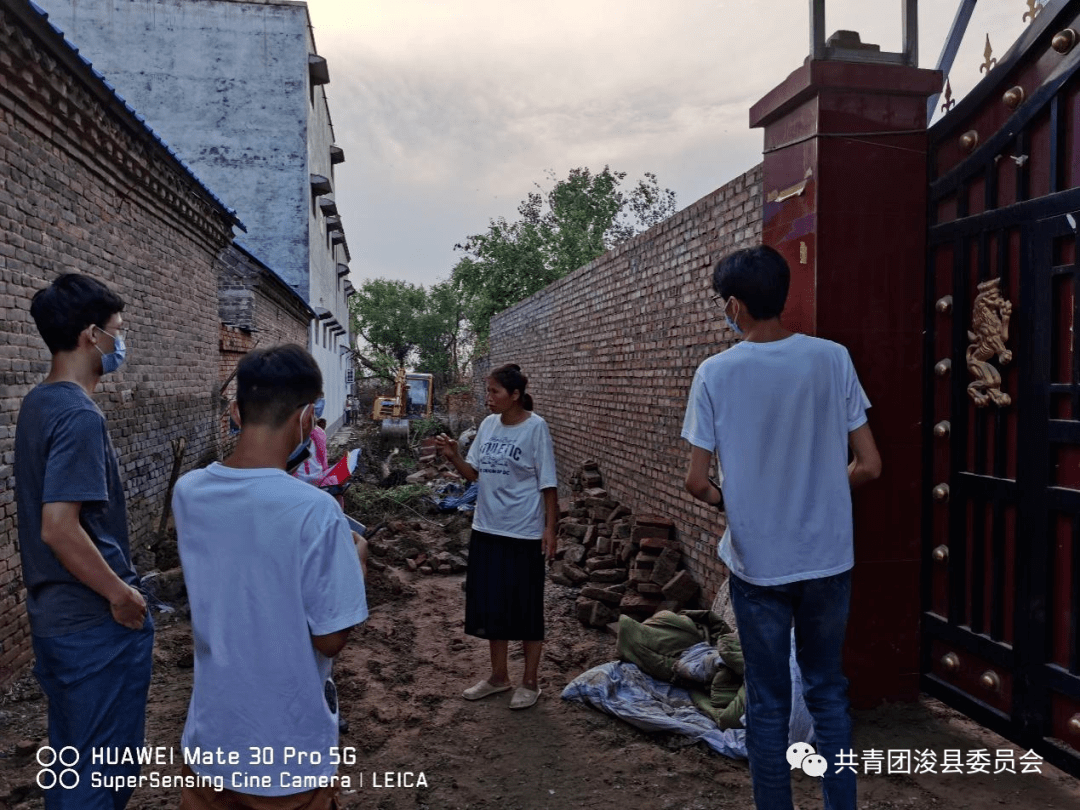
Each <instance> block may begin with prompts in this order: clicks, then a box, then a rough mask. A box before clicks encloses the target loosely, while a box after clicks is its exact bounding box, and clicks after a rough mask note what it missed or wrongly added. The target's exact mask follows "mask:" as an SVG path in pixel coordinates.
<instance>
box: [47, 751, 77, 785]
mask: <svg viewBox="0 0 1080 810" xmlns="http://www.w3.org/2000/svg"><path fill="white" fill-rule="evenodd" d="M37 762H38V765H40V766H41V770H40V771H38V775H37V784H38V787H39V788H41V789H42V790H52V789H53V788H54V787H56V786H58V785H59V786H60V787H62V788H63V789H64V790H73V789H75V788H77V787H78V786H79V772H78V771H76V770H75V766H76V765H77V764H78V762H79V752H78V751H77V750H76V749H75V746H73V745H65V746H64V747H63V748H61V749H60V750H59V751H57V750H56V749H55V748H53V747H52V746H51V745H43V746H41V748H39V749H38V752H37Z"/></svg>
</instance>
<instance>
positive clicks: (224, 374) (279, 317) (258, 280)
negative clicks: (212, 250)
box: [218, 242, 311, 457]
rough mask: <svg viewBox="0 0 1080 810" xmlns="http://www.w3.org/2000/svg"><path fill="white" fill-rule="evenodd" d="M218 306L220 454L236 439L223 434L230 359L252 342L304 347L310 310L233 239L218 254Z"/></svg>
mask: <svg viewBox="0 0 1080 810" xmlns="http://www.w3.org/2000/svg"><path fill="white" fill-rule="evenodd" d="M218 306H219V310H218V311H219V315H220V318H221V333H220V338H219V368H218V380H219V382H220V385H219V387H218V390H219V392H220V393H221V396H220V400H219V407H220V410H219V436H220V441H219V449H220V454H221V457H224V456H226V455H228V454H229V453H230V452H231V451H232V448H233V447H234V446H235V444H236V439H235V437H233V436H230V435H229V415H228V403H229V401H231V400H232V399H234V398H235V397H236V379H235V377H234V376H233V373H234V372H235V370H236V364H237V363H239V362H240V358H242V357H243V356H244V355H245V354H247V353H248V352H249V351H251V349H253V348H255V347H256V345H257V346H258V348H261V349H265V348H268V347H270V346H277V345H279V344H281V343H297V344H299V345H301V346H306V345H307V341H308V329H309V324H310V321H311V313H310V310H308V308H307V304H305V303H304V301H303V300H302V299H301V298H300V297H299V296H298V295H297V294H296V293H295V292H293V291H292V290H290V289H289V288H288V287H287V286H286V285H285V282H284V281H282V280H281V279H280V278H279V277H278V276H277V275H276V274H275V273H273V272H272V271H271V270H270V269H269V268H267V267H266V266H265V265H264V264H262V263H261V262H260V261H259V260H258V259H256V258H255V257H254V256H252V255H251V254H250V253H248V252H247V251H246V250H244V249H243V248H242V247H240V246H239V245H237V244H236V243H235V242H234V243H232V244H230V245H229V246H228V247H227V248H226V249H225V250H224V251H222V254H221V256H220V270H219V272H218ZM226 382H227V383H228V384H227V385H226ZM221 386H224V390H222V387H221Z"/></svg>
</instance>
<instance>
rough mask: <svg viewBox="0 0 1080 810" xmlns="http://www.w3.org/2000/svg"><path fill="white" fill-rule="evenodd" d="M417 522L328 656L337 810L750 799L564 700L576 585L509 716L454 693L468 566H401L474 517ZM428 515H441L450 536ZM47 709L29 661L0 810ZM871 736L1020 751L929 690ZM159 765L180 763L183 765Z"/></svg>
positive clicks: (185, 656)
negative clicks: (335, 729)
mask: <svg viewBox="0 0 1080 810" xmlns="http://www.w3.org/2000/svg"><path fill="white" fill-rule="evenodd" d="M352 438H353V439H354V440H357V439H359V437H357V436H353V437H352ZM340 449H341V448H337V451H338V452H332V453H331V456H332V457H337V455H339V453H340ZM373 474H377V473H373ZM372 491H374V490H372ZM359 516H360V517H361V518H364V516H362V515H359ZM410 518H411V522H409V521H406V522H405V525H403V524H400V523H399V525H398V529H399V531H397V532H395V533H384V535H378V534H377V535H376V537H375V541H373V550H374V551H376V552H377V555H376V556H373V566H372V570H371V571H370V572H369V574H370V576H369V582H368V601H369V606H370V609H371V618H370V620H369V621H368V622H367V623H366V624H365V625H364V626H363V627H361V628H359V629H358V630H357V631H355V632H354V633H353V636H352V638H351V640H350V642H349V645H348V646H347V647H346V649H345V650H344V651H343V652H342V654H341V655H340V656H339V658H338V660H337V661H336V663H335V666H334V672H335V680H336V681H337V684H338V690H339V697H340V702H341V706H342V711H343V713H344V716H345V717H346V719H347V720H348V722H349V729H348V731H347V733H345V734H344V735H343V736H342V738H341V746H342V747H343V750H345V751H347V752H350V753H351V752H353V751H354V752H355V762H353V763H350V764H346V765H343V766H342V768H341V770H340V773H342V774H347V775H348V776H349V777H350V779H351V781H352V786H351V787H349V788H347V789H345V790H343V792H342V796H341V799H342V806H343V807H345V808H378V810H396V809H398V808H401V809H402V810H404V809H405V808H409V809H410V810H413V809H415V808H436V809H440V808H446V809H447V810H465V809H466V808H500V809H502V808H506V810H513V809H518V808H520V810H540V809H541V808H589V809H590V810H606V809H607V808H610V809H611V810H627V808H650V809H652V808H657V810H669V809H670V810H695V809H697V808H701V809H702V810H704V809H705V808H733V809H736V808H738V809H739V810H741V809H742V808H752V807H753V803H752V800H751V797H750V780H749V770H748V768H747V765H746V762H745V761H734V760H730V759H727V758H725V757H722V756H720V755H718V754H715V753H713V752H712V751H711V750H710V749H708V748H707V747H706V746H705V745H704V744H700V743H698V744H690V743H689V741H688V740H687V739H686V738H683V737H679V736H676V735H671V734H664V735H658V734H646V733H644V732H641V731H638V730H637V729H635V728H633V727H631V726H629V725H627V724H626V723H623V722H622V721H620V720H617V719H615V718H613V717H610V716H608V715H606V714H603V713H601V712H599V711H597V710H595V709H592V708H588V707H584V706H581V705H579V704H575V703H569V702H564V701H562V700H561V699H560V698H559V695H560V693H561V691H562V689H563V687H565V686H566V684H567V683H569V682H570V681H571V680H572V679H573V678H574V677H576V676H577V675H579V674H580V673H581V672H583V671H585V670H586V669H588V668H590V667H593V666H596V665H598V664H601V663H604V662H607V661H610V660H613V659H614V658H615V642H614V638H613V637H612V636H610V635H609V634H607V633H606V632H603V631H601V630H596V629H590V628H586V627H583V626H582V625H581V624H580V623H579V621H578V620H577V618H576V617H575V615H574V614H575V609H574V598H575V596H576V590H574V589H571V588H564V587H563V586H560V585H555V584H552V583H550V582H549V583H548V587H547V596H546V601H547V633H548V641H547V643H546V644H545V649H544V657H543V660H542V662H541V668H540V676H541V677H540V680H541V687H542V689H543V696H542V697H541V699H540V701H539V703H538V704H537V705H536V706H535V707H534V708H532V709H529V710H526V711H515V712H511V711H510V710H509V708H508V705H509V697H510V696H509V693H502V694H500V695H496V696H493V697H490V698H487V699H485V700H482V701H477V702H468V701H465V700H463V699H462V698H461V690H462V689H464V688H465V687H467V686H470V685H472V684H473V683H474V682H475V681H476V680H478V679H479V678H480V677H482V676H484V675H486V674H487V645H486V644H484V643H483V642H481V641H479V640H477V639H473V638H469V637H466V636H465V635H464V634H463V632H462V625H463V613H464V593H463V591H462V584H463V581H464V574H463V573H461V572H457V573H441V574H440V573H436V574H425V573H424V569H425V568H426V567H427V566H421V567H420V570H418V571H411V570H409V569H410V567H411V566H409V565H406V564H405V563H406V562H408V560H407V558H409V557H415V556H416V553H417V551H418V550H423V549H424V548H425V547H426V548H427V549H428V550H429V551H431V552H432V554H433V556H437V554H438V553H440V552H441V553H443V554H444V555H447V554H454V555H459V554H460V550H461V546H462V544H463V542H464V539H463V538H464V536H466V535H467V524H468V521H467V520H466V519H464V518H462V517H461V516H457V517H455V518H449V519H448V518H435V517H434V516H432V515H427V516H421V515H416V514H414V515H411V516H410ZM432 521H437V522H438V523H440V524H449V525H448V526H447V529H446V531H444V530H443V528H442V527H441V526H439V525H435V523H433V522H432ZM369 522H372V521H370V520H369ZM401 529H404V530H403V531H400V530H401ZM380 536H381V537H384V539H383V540H382V541H379V538H380ZM386 537H389V538H390V539H389V540H387V539H385V538H386ZM433 544H434V546H435V547H434V548H433ZM174 550H175V549H174ZM444 559H448V558H446V557H445V556H444ZM158 564H159V565H160V564H162V561H161V555H160V553H159V559H158ZM173 564H175V563H173ZM437 567H441V566H437ZM457 567H458V566H457V565H456V564H455V567H454V570H457ZM445 570H448V569H445ZM181 604H182V603H181ZM156 620H157V626H158V632H157V638H156V642H155V649H154V677H153V682H152V685H151V689H150V700H149V707H148V713H147V715H148V716H147V744H148V745H150V746H164V747H166V748H171V749H175V750H176V751H179V750H180V735H181V731H182V729H183V725H184V719H185V715H186V711H187V704H188V698H189V696H190V691H191V679H192V663H193V653H192V642H191V626H190V623H189V621H188V620H187V618H186V615H185V612H184V610H183V609H181V610H179V611H178V612H176V613H172V614H158V615H157V617H156ZM521 666H522V656H521V651H520V646H518V647H517V648H516V649H515V648H512V649H511V674H512V675H517V676H518V677H520V671H521ZM45 710H46V705H45V700H44V699H43V697H42V695H41V692H40V690H39V689H38V687H37V684H36V682H35V681H34V679H33V678H32V676H30V675H29V673H27V674H26V676H25V677H23V678H22V679H20V680H18V681H17V682H16V683H15V684H13V685H12V686H11V687H10V688H8V689H7V690H6V693H4V694H0V810H7V809H8V808H10V809H11V810H38V809H39V808H42V807H44V800H43V793H42V791H41V790H40V789H39V788H38V787H37V785H36V782H35V780H36V776H37V773H38V770H39V766H38V765H37V763H36V762H35V759H34V755H35V753H36V751H37V748H38V747H39V746H40V745H43V744H44V743H45V742H46V737H47V735H46V719H45ZM350 749H351V750H350ZM869 749H881V750H889V749H892V750H901V751H915V750H927V749H929V750H932V751H934V752H937V755H938V759H939V760H940V759H941V758H942V752H944V751H946V750H960V751H962V752H964V756H965V758H966V756H967V752H969V751H974V750H976V749H987V750H989V752H990V755H991V757H992V758H994V759H995V760H996V758H997V757H996V754H995V752H996V751H997V750H998V749H1011V750H1013V751H1014V752H1015V756H1016V757H1017V758H1019V756H1020V755H1021V754H1022V753H1024V752H1023V751H1021V750H1020V749H1017V748H1016V747H1015V746H1012V745H1011V744H1010V743H1008V742H1006V741H1005V740H1003V739H1002V738H1000V737H998V736H997V735H995V734H993V733H991V732H988V731H986V730H985V729H983V728H981V727H980V726H978V725H976V724H974V723H972V722H971V721H969V720H968V719H967V718H965V717H963V716H962V715H960V714H958V713H957V712H954V711H953V710H951V709H949V708H948V707H946V706H944V705H942V704H941V703H938V702H937V701H934V700H931V699H929V698H924V699H923V700H921V701H920V702H918V703H914V704H894V705H886V706H882V707H880V708H878V709H875V710H873V711H868V712H857V713H856V736H855V750H856V752H861V751H866V750H869ZM178 759H179V755H178ZM1040 767H1041V773H1028V774H1023V773H1016V774H1008V773H1002V774H998V775H991V774H986V775H983V774H970V773H966V772H965V773H959V774H942V773H925V774H919V775H861V776H860V782H859V807H860V808H866V810H899V809H900V808H905V809H910V810H931V808H934V809H935V810H936V809H937V808H942V807H948V808H950V810H967V809H970V810H984V808H994V807H1023V808H1040V809H1044V808H1045V810H1050V808H1060V810H1066V809H1071V810H1076V809H1077V808H1080V781H1078V780H1076V779H1073V778H1071V777H1069V776H1067V775H1065V774H1064V773H1062V772H1061V771H1058V770H1057V769H1055V768H1053V767H1052V766H1049V765H1046V764H1042V765H1041V766H1040ZM147 770H148V769H147V768H144V769H143V772H144V773H145V772H146V771H147ZM157 770H158V771H159V772H160V773H161V774H162V775H166V776H170V775H171V776H175V775H178V774H179V771H180V763H179V762H177V764H175V765H172V766H162V767H160V768H157ZM937 770H940V768H938V769H937ZM965 770H966V769H965ZM991 770H993V768H991ZM1016 770H1017V771H1020V770H1021V768H1020V767H1019V766H1018V767H1017V769H1016ZM421 775H422V776H421ZM792 779H793V783H794V790H795V800H796V806H797V807H799V808H802V809H803V810H806V809H807V808H813V807H820V806H821V797H820V780H818V779H815V778H812V777H810V776H807V775H806V774H803V773H802V772H801V771H796V772H794V773H793V775H792ZM178 804H179V797H178V795H177V791H176V790H175V789H160V788H159V789H153V788H150V787H143V788H139V789H138V790H136V792H135V794H134V797H133V798H132V800H131V802H130V804H129V805H128V806H129V807H130V808H133V809H134V810H150V809H151V808H155V809H156V808H176V807H177V806H178Z"/></svg>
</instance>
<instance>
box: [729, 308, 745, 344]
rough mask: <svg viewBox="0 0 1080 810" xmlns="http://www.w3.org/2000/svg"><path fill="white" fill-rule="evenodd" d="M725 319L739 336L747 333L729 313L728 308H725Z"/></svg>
mask: <svg viewBox="0 0 1080 810" xmlns="http://www.w3.org/2000/svg"><path fill="white" fill-rule="evenodd" d="M724 320H726V321H727V325H728V326H730V327H731V331H732V332H734V333H735V334H736V335H737V336H738V337H743V335H745V334H746V332H744V331H743V330H742V329H740V328H739V325H738V324H737V323H735V321H734V319H733V318H732V317H731V316H730V315H728V314H727V309H725V310H724Z"/></svg>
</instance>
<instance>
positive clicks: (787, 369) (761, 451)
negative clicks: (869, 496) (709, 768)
mask: <svg viewBox="0 0 1080 810" xmlns="http://www.w3.org/2000/svg"><path fill="white" fill-rule="evenodd" d="M789 279H790V271H789V269H788V266H787V262H785V261H784V258H783V257H782V256H781V255H780V254H779V253H777V252H776V251H775V250H773V249H772V248H770V247H767V246H761V247H756V248H750V249H748V250H741V251H738V252H736V253H733V254H732V255H730V256H728V257H726V258H725V259H724V260H722V261H721V262H720V263H719V264H717V266H716V268H715V270H714V272H713V289H714V290H715V292H716V293H717V295H716V296H714V298H715V299H716V301H717V303H718V304H719V305H720V306H721V307H722V308H723V310H724V315H725V317H726V318H727V322H728V324H729V326H730V327H731V328H732V329H733V330H734V332H735V333H736V334H737V335H739V336H740V337H742V342H740V343H738V344H736V345H734V346H732V347H731V348H730V349H728V350H727V351H724V352H721V353H720V354H717V355H713V356H712V357H710V358H708V359H707V360H705V362H703V363H702V364H701V365H700V366H699V367H698V370H697V373H696V374H695V376H694V382H693V384H692V386H691V389H690V401H689V404H688V405H687V410H686V418H685V421H684V423H683V430H682V436H683V438H684V439H686V440H687V441H688V442H689V443H690V444H691V445H692V449H691V451H690V465H689V471H688V472H687V476H686V489H687V490H688V491H689V492H690V494H692V495H693V496H694V497H695V498H697V499H699V500H701V501H704V502H705V503H709V504H713V505H716V506H717V507H719V508H721V509H723V510H724V511H725V512H726V514H727V522H728V528H727V531H726V532H725V533H724V536H723V538H722V539H721V541H720V545H719V549H718V553H719V556H720V559H721V560H723V562H724V563H725V565H727V567H728V569H729V570H730V572H731V577H730V585H731V598H732V606H733V607H734V609H735V618H736V621H737V622H738V626H739V627H738V629H739V638H740V641H741V643H742V649H743V654H744V656H745V661H746V687H747V711H746V714H747V721H746V747H747V753H748V756H749V759H750V775H751V780H752V783H753V791H754V801H755V803H756V804H757V807H758V808H759V810H766V808H767V810H789V808H791V807H792V800H791V779H790V765H789V764H788V762H787V758H786V752H787V747H788V727H787V725H788V718H789V717H790V714H791V677H790V671H789V668H788V657H789V655H790V646H791V644H790V637H791V627H792V624H794V627H795V640H796V656H797V659H798V662H799V667H800V670H801V671H802V677H803V692H804V695H805V698H806V705H807V707H808V708H809V709H810V713H811V715H812V716H813V718H814V733H815V740H816V746H817V754H819V755H821V756H823V757H824V758H825V761H826V763H827V764H828V770H827V771H826V772H825V777H824V779H823V780H822V791H823V793H824V796H825V806H826V807H828V808H830V810H854V808H855V788H856V786H855V774H854V772H853V771H852V770H851V769H839V768H838V767H837V764H838V762H839V761H840V758H839V754H840V752H841V751H850V749H851V719H850V717H849V715H848V700H847V679H846V678H845V677H844V672H843V656H842V653H843V645H844V632H845V628H846V626H847V615H848V605H849V602H850V597H851V567H852V566H853V565H854V552H853V545H852V533H853V532H852V519H851V489H852V488H854V487H856V486H858V485H859V484H862V483H864V482H866V481H869V480H872V479H874V478H877V476H878V475H879V474H880V472H881V458H880V456H879V455H878V451H877V446H876V445H875V443H874V437H873V435H872V434H871V432H870V426H869V425H868V424H867V421H866V409H867V408H868V407H870V402H869V400H868V399H867V398H866V394H865V393H863V390H862V386H861V385H860V384H859V378H858V376H857V375H856V374H855V369H854V367H853V366H852V363H851V358H850V357H849V355H848V352H847V350H846V349H845V348H844V347H843V346H840V345H839V344H836V343H833V342H831V341H828V340H822V339H820V338H815V337H810V336H808V335H802V334H796V333H792V332H789V331H788V330H787V329H785V328H784V327H783V326H781V324H780V313H781V312H782V311H783V309H784V304H785V302H786V300H787V293H788V285H789ZM849 448H850V450H851V452H852V455H853V457H854V460H853V461H851V463H850V464H849V463H848V449H849ZM714 454H715V455H716V457H717V459H718V466H719V469H720V472H721V475H722V482H723V491H722V492H721V490H720V487H719V486H718V485H717V484H715V483H713V482H712V481H711V479H710V478H709V471H710V467H711V465H712V459H713V455H714ZM838 770H842V772H840V773H838V772H837V771H838Z"/></svg>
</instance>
